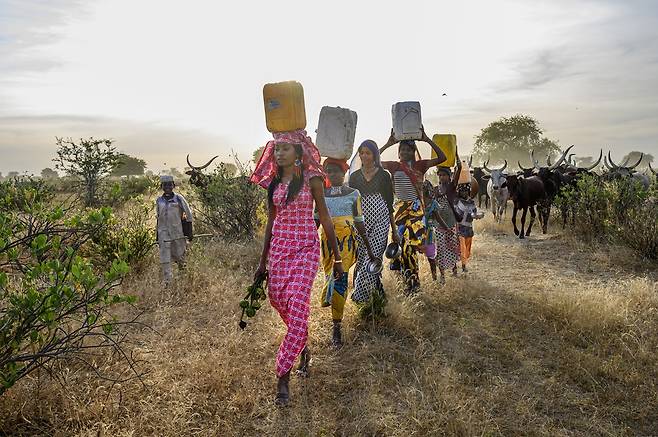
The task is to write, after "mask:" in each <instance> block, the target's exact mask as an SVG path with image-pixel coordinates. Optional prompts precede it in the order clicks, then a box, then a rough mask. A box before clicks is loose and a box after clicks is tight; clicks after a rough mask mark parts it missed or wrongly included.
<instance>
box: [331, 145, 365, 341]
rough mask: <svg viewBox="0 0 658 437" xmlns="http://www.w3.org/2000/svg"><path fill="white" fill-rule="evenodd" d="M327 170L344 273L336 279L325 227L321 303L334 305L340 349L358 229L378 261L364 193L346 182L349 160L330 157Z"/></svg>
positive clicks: (355, 256)
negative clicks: (367, 222)
mask: <svg viewBox="0 0 658 437" xmlns="http://www.w3.org/2000/svg"><path fill="white" fill-rule="evenodd" d="M324 169H325V171H326V172H327V177H328V179H329V182H330V183H331V186H329V187H327V188H326V189H325V201H326V204H327V209H328V210H329V215H330V216H331V220H332V222H333V224H334V233H335V234H336V239H337V243H338V250H339V251H340V259H341V260H342V264H343V271H344V273H343V274H342V275H341V277H340V278H339V279H334V276H333V265H334V256H333V252H332V249H331V245H330V244H329V242H328V240H327V236H326V234H325V232H324V230H323V231H322V235H321V238H320V247H321V250H322V266H323V268H324V272H325V279H326V280H325V285H324V287H323V289H322V297H321V304H322V306H324V307H328V306H331V315H332V319H333V335H332V344H333V346H334V347H336V348H339V347H341V346H342V333H341V321H342V320H343V310H344V308H345V298H346V296H347V286H348V275H349V270H350V267H352V266H353V265H354V264H355V263H356V260H357V238H356V233H355V229H356V231H357V232H358V233H359V236H360V237H361V241H363V243H364V245H365V247H366V250H367V252H368V255H369V257H370V259H373V260H374V259H375V256H374V255H373V253H372V249H371V248H370V243H369V242H368V239H367V237H366V228H365V226H364V224H363V221H364V220H363V211H362V209H361V194H360V193H359V190H355V189H354V188H350V187H349V186H347V185H345V173H346V172H347V169H348V165H347V162H345V161H341V160H337V159H333V158H327V159H326V160H325V162H324Z"/></svg>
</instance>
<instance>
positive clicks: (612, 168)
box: [603, 156, 614, 170]
mask: <svg viewBox="0 0 658 437" xmlns="http://www.w3.org/2000/svg"><path fill="white" fill-rule="evenodd" d="M603 163H604V164H605V166H606V167H608V170H614V167H613V166H611V165H610V163H609V162H608V157H607V156H606V157H605V158H603Z"/></svg>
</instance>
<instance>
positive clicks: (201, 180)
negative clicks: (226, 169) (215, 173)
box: [185, 154, 219, 188]
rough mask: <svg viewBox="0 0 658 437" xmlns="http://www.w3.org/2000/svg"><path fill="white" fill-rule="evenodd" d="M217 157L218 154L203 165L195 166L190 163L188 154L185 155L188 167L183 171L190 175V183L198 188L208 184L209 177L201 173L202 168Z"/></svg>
mask: <svg viewBox="0 0 658 437" xmlns="http://www.w3.org/2000/svg"><path fill="white" fill-rule="evenodd" d="M217 158H219V155H217V156H215V157H213V158H212V159H211V160H210V161H208V162H207V163H205V164H204V165H202V166H200V167H197V166H194V165H192V164H191V163H190V155H189V154H188V155H187V165H188V166H189V167H190V169H189V170H188V171H186V172H185V174H186V175H189V177H190V184H192V185H195V186H197V187H199V188H205V187H207V186H208V181H209V177H208V175H205V174H203V172H202V170H203V169H205V168H207V167H208V166H209V165H210V164H211V163H212V162H213V161H214V160H215V159H217Z"/></svg>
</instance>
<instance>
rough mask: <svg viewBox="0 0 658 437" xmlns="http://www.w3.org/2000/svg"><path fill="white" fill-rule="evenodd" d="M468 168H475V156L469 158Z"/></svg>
mask: <svg viewBox="0 0 658 437" xmlns="http://www.w3.org/2000/svg"><path fill="white" fill-rule="evenodd" d="M468 167H469V168H471V167H473V155H471V156H469V157H468Z"/></svg>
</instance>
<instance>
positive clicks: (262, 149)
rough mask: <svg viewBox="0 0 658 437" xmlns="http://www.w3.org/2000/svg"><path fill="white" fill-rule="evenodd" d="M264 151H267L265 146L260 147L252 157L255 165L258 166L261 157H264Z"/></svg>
mask: <svg viewBox="0 0 658 437" xmlns="http://www.w3.org/2000/svg"><path fill="white" fill-rule="evenodd" d="M264 151H265V146H260V147H259V148H258V149H256V150H254V154H253V157H252V160H253V161H254V164H258V160H259V159H260V157H261V156H263V152H264Z"/></svg>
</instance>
